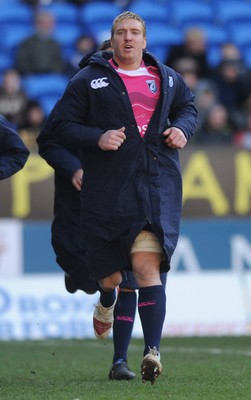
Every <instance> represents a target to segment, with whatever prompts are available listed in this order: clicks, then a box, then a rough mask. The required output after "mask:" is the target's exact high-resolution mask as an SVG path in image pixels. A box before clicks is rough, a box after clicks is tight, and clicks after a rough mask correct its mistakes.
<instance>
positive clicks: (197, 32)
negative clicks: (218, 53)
mask: <svg viewBox="0 0 251 400" xmlns="http://www.w3.org/2000/svg"><path fill="white" fill-rule="evenodd" d="M184 57H188V58H192V59H193V60H195V61H196V62H197V64H198V75H199V78H209V77H210V76H211V73H212V71H211V68H210V67H209V65H208V62H207V42H206V37H205V34H204V31H203V30H202V29H200V28H189V29H187V30H186V32H185V37H184V43H182V44H179V45H174V46H172V47H171V49H170V51H169V54H168V56H167V58H166V61H165V64H166V65H168V66H169V67H172V68H174V64H175V62H176V61H177V60H179V59H181V58H184Z"/></svg>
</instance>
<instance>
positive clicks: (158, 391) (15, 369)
mask: <svg viewBox="0 0 251 400" xmlns="http://www.w3.org/2000/svg"><path fill="white" fill-rule="evenodd" d="M142 351H143V341H142V339H133V340H132V341H131V344H130V350H129V353H128V358H129V366H130V368H131V369H132V370H133V371H134V372H135V373H136V374H137V378H136V379H135V380H133V381H109V380H108V372H109V369H110V366H111V359H112V352H113V344H112V340H111V339H108V340H105V341H98V340H95V339H93V340H92V339H88V340H45V341H24V342H22V341H12V342H0V399H1V400H135V399H137V400H153V399H158V400H162V399H163V400H169V399H170V400H185V399H186V400H241V399H243V400H251V337H248V336H245V337H195V338H194V337H191V338H163V339H162V344H161V360H162V364H163V374H162V375H161V376H160V377H159V378H158V379H157V380H156V383H155V384H154V385H151V384H150V383H149V382H146V383H145V384H143V383H142V382H141V378H140V372H139V369H140V363H141V360H142Z"/></svg>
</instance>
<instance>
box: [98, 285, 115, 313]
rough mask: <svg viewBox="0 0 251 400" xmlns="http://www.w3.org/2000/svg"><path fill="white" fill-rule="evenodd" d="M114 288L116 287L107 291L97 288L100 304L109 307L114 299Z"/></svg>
mask: <svg viewBox="0 0 251 400" xmlns="http://www.w3.org/2000/svg"><path fill="white" fill-rule="evenodd" d="M116 290H117V289H113V290H109V291H104V290H103V289H101V288H100V289H99V291H100V298H99V300H100V303H101V304H102V306H104V307H106V308H108V307H111V306H112V305H113V304H114V301H115V299H116Z"/></svg>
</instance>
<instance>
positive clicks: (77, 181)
mask: <svg viewBox="0 0 251 400" xmlns="http://www.w3.org/2000/svg"><path fill="white" fill-rule="evenodd" d="M82 179H83V170H82V168H80V169H78V170H77V171H76V172H75V173H74V175H73V176H72V179H71V181H72V184H73V186H74V187H75V189H77V190H78V191H79V192H80V190H81V186H82Z"/></svg>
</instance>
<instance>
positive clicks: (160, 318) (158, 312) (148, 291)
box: [138, 285, 166, 356]
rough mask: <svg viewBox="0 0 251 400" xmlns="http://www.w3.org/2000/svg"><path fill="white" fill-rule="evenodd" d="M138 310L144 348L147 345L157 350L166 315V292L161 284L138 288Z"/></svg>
mask: <svg viewBox="0 0 251 400" xmlns="http://www.w3.org/2000/svg"><path fill="white" fill-rule="evenodd" d="M138 311H139V316H140V320H141V324H142V329H143V335H144V341H145V349H144V356H145V355H146V354H147V353H148V352H149V347H150V348H153V347H154V346H155V347H156V348H157V349H158V350H159V348H160V339H161V333H162V328H163V324H164V320H165V315H166V293H165V289H164V287H163V286H162V285H157V286H149V287H145V288H141V289H139V300H138Z"/></svg>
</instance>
